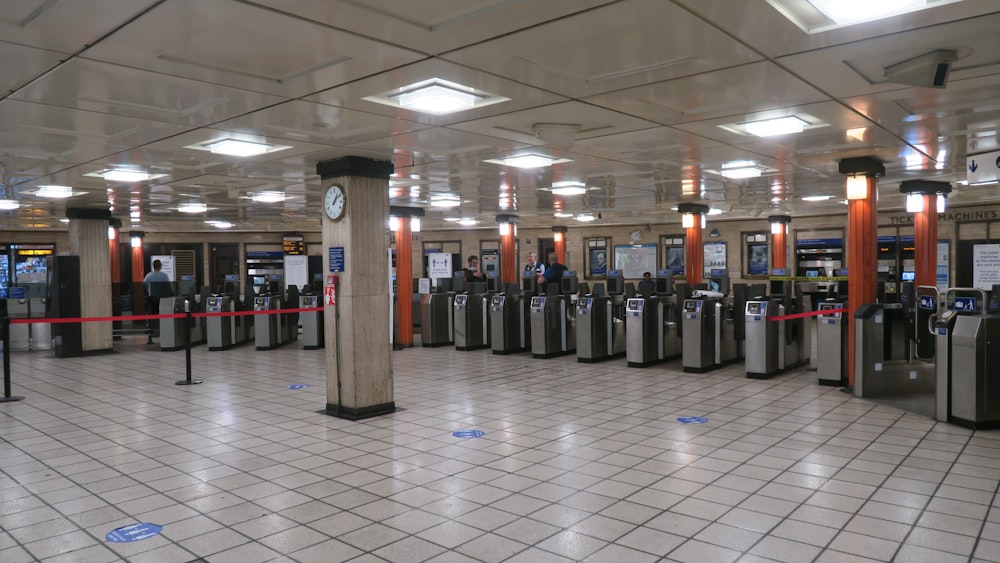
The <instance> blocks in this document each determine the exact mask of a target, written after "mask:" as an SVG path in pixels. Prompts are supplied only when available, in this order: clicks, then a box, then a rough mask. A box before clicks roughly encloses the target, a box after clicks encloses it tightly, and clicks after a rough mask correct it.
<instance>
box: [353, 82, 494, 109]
mask: <svg viewBox="0 0 1000 563" xmlns="http://www.w3.org/2000/svg"><path fill="white" fill-rule="evenodd" d="M363 99H364V100H366V101H369V102H375V103H378V104H384V105H388V106H395V107H400V108H403V109H407V110H410V111H415V112H418V113H429V114H432V115H446V114H449V113H456V112H460V111H466V110H470V109H473V108H479V107H483V106H488V105H492V104H498V103H500V102H506V101H510V98H504V97H503V96H497V95H494V94H490V93H489V92H484V91H482V90H477V89H475V88H470V87H468V86H463V85H462V84H458V83H455V82H449V81H447V80H442V79H440V78H431V79H428V80H422V81H420V82H417V83H414V84H410V85H409V86H403V87H401V88H396V89H394V90H391V91H389V92H385V93H382V94H378V95H375V96H366V97H364V98H363Z"/></svg>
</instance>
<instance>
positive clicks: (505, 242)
mask: <svg viewBox="0 0 1000 563" xmlns="http://www.w3.org/2000/svg"><path fill="white" fill-rule="evenodd" d="M504 225H506V227H504ZM520 271H521V269H520V267H519V265H518V261H517V226H516V225H515V223H513V222H505V221H503V220H501V221H500V283H519V282H518V279H517V275H518V273H519V272H520Z"/></svg>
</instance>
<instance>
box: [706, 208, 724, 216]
mask: <svg viewBox="0 0 1000 563" xmlns="http://www.w3.org/2000/svg"><path fill="white" fill-rule="evenodd" d="M708 214H709V215H722V210H721V209H719V208H718V207H709V208H708Z"/></svg>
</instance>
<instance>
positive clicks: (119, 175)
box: [84, 168, 166, 182]
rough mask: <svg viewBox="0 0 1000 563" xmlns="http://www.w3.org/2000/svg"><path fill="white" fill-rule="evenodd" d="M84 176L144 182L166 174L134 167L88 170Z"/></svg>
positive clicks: (116, 180) (117, 180) (113, 180)
mask: <svg viewBox="0 0 1000 563" xmlns="http://www.w3.org/2000/svg"><path fill="white" fill-rule="evenodd" d="M84 176H93V177H97V178H104V179H105V180H107V181H109V182H145V181H146V180H155V179H157V178H162V177H164V176H166V174H150V173H149V172H143V171H142V170H137V169H135V168H106V169H104V170H98V171H97V172H89V173H87V174H84Z"/></svg>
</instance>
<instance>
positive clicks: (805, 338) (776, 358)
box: [744, 296, 812, 379]
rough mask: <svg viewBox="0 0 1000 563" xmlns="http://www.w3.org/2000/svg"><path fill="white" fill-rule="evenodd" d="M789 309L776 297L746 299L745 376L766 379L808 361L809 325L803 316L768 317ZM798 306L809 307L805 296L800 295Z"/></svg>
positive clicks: (807, 308)
mask: <svg viewBox="0 0 1000 563" xmlns="http://www.w3.org/2000/svg"><path fill="white" fill-rule="evenodd" d="M789 309H791V307H786V305H785V303H784V302H782V300H780V299H765V300H755V301H747V303H746V307H745V313H744V322H745V323H746V347H745V350H746V373H747V377H749V378H751V379H768V378H771V377H773V376H775V375H777V374H779V373H782V372H784V371H787V370H789V369H793V368H796V367H798V366H800V365H802V364H805V363H808V362H809V357H810V350H809V349H810V347H811V346H812V330H811V325H810V324H809V323H806V322H804V321H805V319H790V320H772V319H773V318H774V317H782V316H785V315H786V314H788V313H787V312H786V311H788V310H789ZM802 309H803V310H805V311H811V310H812V300H811V299H810V298H809V296H804V297H802ZM790 312H795V311H794V310H793V311H790Z"/></svg>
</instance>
